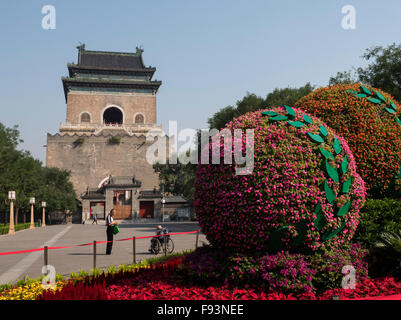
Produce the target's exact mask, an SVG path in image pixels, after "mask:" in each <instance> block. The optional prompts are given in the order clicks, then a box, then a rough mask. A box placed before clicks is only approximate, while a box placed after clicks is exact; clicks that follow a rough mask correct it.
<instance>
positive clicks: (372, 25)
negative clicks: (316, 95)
mask: <svg viewBox="0 0 401 320" xmlns="http://www.w3.org/2000/svg"><path fill="white" fill-rule="evenodd" d="M48 4H50V5H53V6H54V7H55V8H56V30H43V29H42V27H41V21H42V18H43V16H44V15H43V14H42V13H41V10H42V7H43V6H44V5H48ZM348 4H350V5H353V6H354V7H355V8H356V30H344V29H342V27H341V20H342V17H343V15H342V13H341V8H342V7H343V6H344V5H348ZM400 31H401V2H400V1H399V0H383V1H376V0H344V1H338V0H330V1H321V0H303V1H296V0H291V1H290V0H271V1H269V0H247V1H245V0H241V1H237V0H202V1H192V0H168V1H167V0H153V1H144V0H142V1H136V0H113V1H109V0H108V1H106V0H96V1H95V0H85V1H84V0H68V1H65V0H46V1H41V0H29V1H28V0H25V1H22V0H2V1H1V2H0V39H1V50H0V70H1V77H0V99H1V100H0V101H1V102H0V105H1V111H2V112H1V119H0V122H2V123H3V124H5V125H6V126H13V125H14V124H18V125H19V128H20V131H21V137H22V139H23V140H25V143H24V144H22V145H21V148H23V149H26V150H29V151H30V152H31V153H32V154H33V156H35V157H36V158H39V159H40V160H42V161H44V160H45V148H44V147H43V145H44V144H46V134H47V133H48V132H49V133H53V134H54V133H56V132H57V131H58V127H59V125H60V123H61V122H63V123H64V122H65V100H64V94H63V89H62V83H61V79H60V78H61V77H62V76H66V75H67V66H66V64H67V63H70V62H77V49H76V46H77V45H78V44H79V42H82V43H85V44H86V49H87V50H105V51H128V52H134V51H135V47H136V46H137V45H141V46H143V48H144V50H145V52H144V61H145V64H146V65H148V66H149V65H151V66H155V67H156V68H157V71H156V74H155V76H154V78H156V79H158V80H162V81H163V85H162V87H161V88H160V89H159V92H158V100H157V101H158V122H159V123H161V124H162V125H163V126H164V127H165V129H166V130H167V125H168V120H177V121H178V123H179V128H194V129H196V128H206V127H207V123H206V121H207V118H208V117H210V116H211V115H212V114H213V113H214V112H216V111H217V110H218V109H220V108H222V107H224V106H227V105H233V104H235V102H236V101H237V100H239V99H241V98H242V97H243V96H244V95H245V94H246V92H247V91H249V92H253V93H256V94H258V95H261V96H265V95H266V94H267V93H268V92H270V91H272V90H273V89H274V88H276V87H279V88H281V87H287V86H291V87H297V86H302V85H304V84H305V83H306V82H311V83H312V84H313V85H317V86H325V85H327V83H328V79H329V77H330V76H332V75H335V74H336V73H337V71H344V70H349V69H350V68H351V67H352V66H360V65H364V61H363V59H362V58H361V55H362V54H363V52H364V50H365V49H366V48H369V47H372V46H376V45H383V46H386V45H388V44H391V43H393V42H396V43H400V41H399V38H400Z"/></svg>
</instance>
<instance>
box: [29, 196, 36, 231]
mask: <svg viewBox="0 0 401 320" xmlns="http://www.w3.org/2000/svg"><path fill="white" fill-rule="evenodd" d="M29 203H30V204H31V225H30V226H29V229H33V228H35V224H34V222H33V207H34V206H35V198H34V197H32V198H30V199H29Z"/></svg>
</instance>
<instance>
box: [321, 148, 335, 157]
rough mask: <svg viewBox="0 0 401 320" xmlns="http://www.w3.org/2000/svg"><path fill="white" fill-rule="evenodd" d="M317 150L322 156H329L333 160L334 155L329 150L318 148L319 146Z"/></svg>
mask: <svg viewBox="0 0 401 320" xmlns="http://www.w3.org/2000/svg"><path fill="white" fill-rule="evenodd" d="M319 151H320V153H321V154H322V156H323V157H325V158H326V159H329V158H331V159H333V160H334V156H333V154H332V153H331V152H330V151H327V150H325V149H322V148H320V147H319Z"/></svg>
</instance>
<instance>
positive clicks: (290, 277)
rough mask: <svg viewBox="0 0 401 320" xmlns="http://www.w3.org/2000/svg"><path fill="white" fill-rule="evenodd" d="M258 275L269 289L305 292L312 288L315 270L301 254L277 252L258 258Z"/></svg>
mask: <svg viewBox="0 0 401 320" xmlns="http://www.w3.org/2000/svg"><path fill="white" fill-rule="evenodd" d="M259 272H260V275H261V277H262V279H263V280H264V282H265V283H264V285H266V286H267V287H268V288H269V290H271V291H278V292H282V293H294V294H297V293H305V292H311V291H312V289H313V285H312V278H313V275H314V274H315V270H313V269H311V268H310V267H309V266H308V263H307V262H306V261H305V258H304V256H303V255H300V254H289V253H288V252H284V251H283V252H279V253H278V254H276V255H270V256H269V255H267V256H264V257H262V258H261V259H260V270H259Z"/></svg>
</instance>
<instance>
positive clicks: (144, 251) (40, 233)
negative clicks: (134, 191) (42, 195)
mask: <svg viewBox="0 0 401 320" xmlns="http://www.w3.org/2000/svg"><path fill="white" fill-rule="evenodd" d="M164 225H165V226H166V227H167V228H168V229H169V231H170V232H185V231H195V230H198V229H199V226H198V224H197V223H196V222H170V223H164ZM156 226H157V224H128V223H122V224H120V225H119V227H120V233H119V234H118V235H116V236H114V240H118V239H124V238H130V237H132V236H133V235H135V236H137V237H141V236H149V235H154V234H155V230H156ZM172 239H173V240H174V244H175V249H174V252H181V251H183V250H187V249H194V248H195V239H196V235H195V234H186V235H174V236H172ZM93 240H96V241H105V240H106V227H105V226H104V222H103V223H102V222H101V221H99V225H90V224H82V225H81V224H73V225H55V226H46V227H44V228H35V229H33V230H29V229H27V230H23V231H18V232H16V234H15V235H14V236H9V235H2V236H0V252H6V251H19V250H26V249H35V248H41V247H43V246H45V245H47V246H52V247H56V246H68V245H75V244H82V243H89V242H92V241H93ZM149 243H150V239H140V240H137V246H136V252H137V261H139V260H141V259H142V260H143V259H148V258H151V257H155V256H154V255H153V254H150V253H149V252H148V249H149ZM202 243H207V240H206V237H205V236H204V235H203V234H202V233H201V234H199V245H202ZM97 252H98V254H97V267H98V268H106V267H108V266H113V265H114V266H119V265H120V264H129V263H132V260H133V245H132V241H130V240H128V241H114V243H113V251H112V254H111V255H106V254H105V252H106V244H98V245H97ZM159 255H160V254H159ZM48 263H49V264H50V265H53V266H54V267H55V269H56V272H57V273H59V274H62V275H65V276H68V275H69V274H70V273H71V272H77V271H80V270H86V271H89V270H90V269H91V268H92V267H93V246H85V247H73V248H67V249H60V250H49V257H48ZM43 264H44V258H43V251H39V252H32V253H22V254H16V255H6V256H0V284H3V283H8V282H15V281H16V280H18V279H21V278H23V277H24V276H25V275H27V276H29V277H30V278H36V277H40V276H41V275H42V272H41V271H42V266H43Z"/></svg>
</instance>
